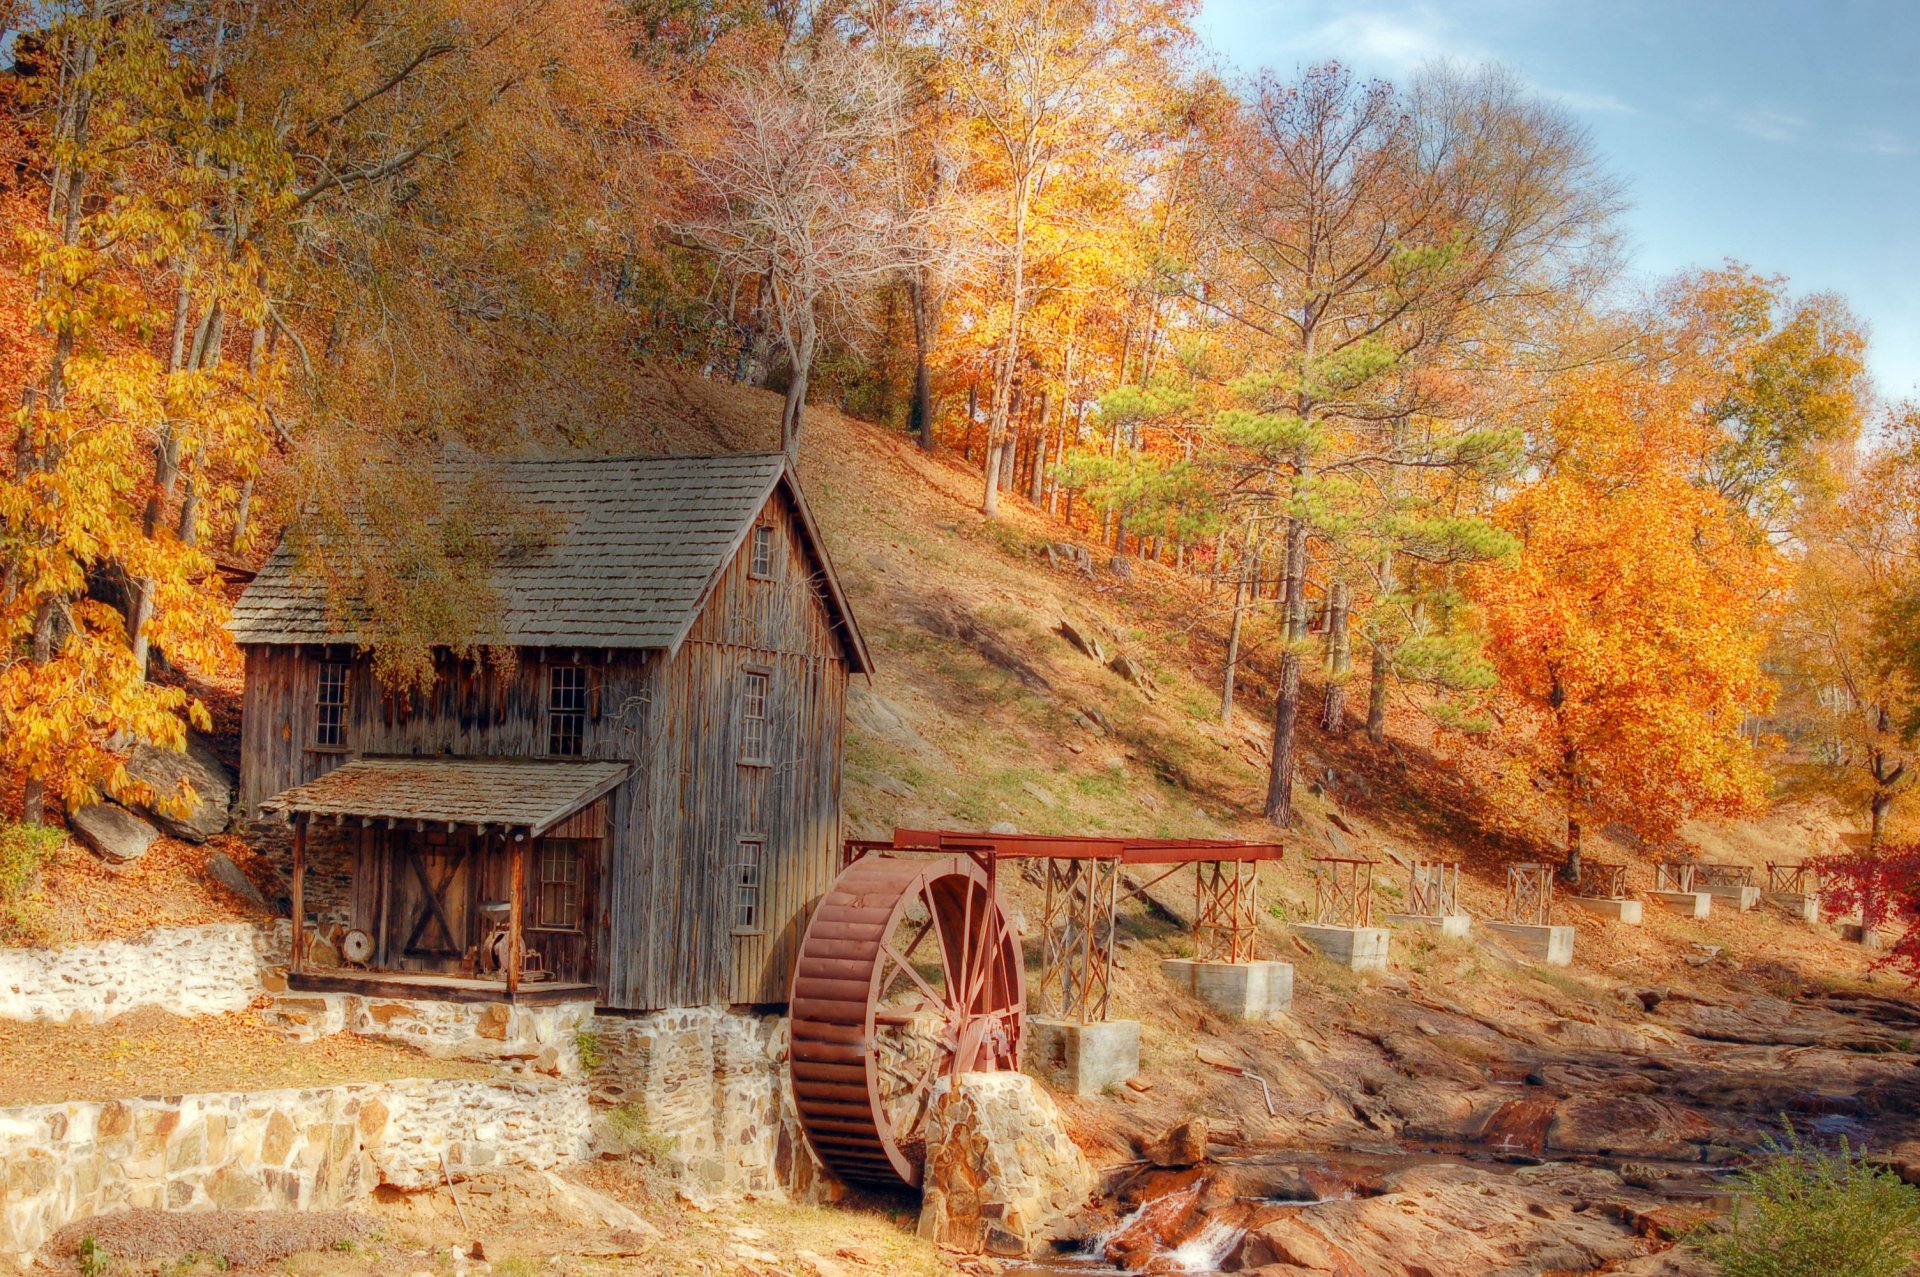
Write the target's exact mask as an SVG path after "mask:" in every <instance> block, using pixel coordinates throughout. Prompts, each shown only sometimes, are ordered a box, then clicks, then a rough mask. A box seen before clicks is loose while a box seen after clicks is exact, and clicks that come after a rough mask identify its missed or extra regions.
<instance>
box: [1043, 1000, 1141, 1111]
mask: <svg viewBox="0 0 1920 1277" xmlns="http://www.w3.org/2000/svg"><path fill="white" fill-rule="evenodd" d="M1026 1057H1027V1068H1028V1069H1029V1070H1030V1071H1031V1072H1032V1073H1033V1074H1034V1075H1035V1076H1036V1077H1038V1078H1039V1079H1040V1080H1041V1081H1043V1082H1045V1083H1046V1084H1047V1085H1048V1086H1051V1087H1053V1088H1054V1089H1055V1090H1057V1091H1065V1092H1066V1093H1067V1094H1069V1095H1099V1094H1101V1093H1102V1092H1104V1091H1106V1090H1107V1089H1108V1088H1110V1087H1116V1086H1120V1085H1122V1084H1123V1083H1125V1082H1126V1080H1127V1079H1128V1078H1130V1077H1132V1076H1134V1075H1135V1074H1136V1073H1138V1072H1139V1071H1140V1021H1138V1020H1102V1021H1100V1022H1099V1023H1096V1024H1081V1023H1079V1022H1078V1021H1077V1020H1054V1019H1049V1018H1047V1017H1044V1016H1030V1017H1028V1019H1027V1043H1026Z"/></svg>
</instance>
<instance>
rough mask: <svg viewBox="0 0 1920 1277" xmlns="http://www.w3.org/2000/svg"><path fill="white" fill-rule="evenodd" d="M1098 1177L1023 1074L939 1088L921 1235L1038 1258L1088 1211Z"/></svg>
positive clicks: (944, 1082)
mask: <svg viewBox="0 0 1920 1277" xmlns="http://www.w3.org/2000/svg"><path fill="white" fill-rule="evenodd" d="M1094 1183H1095V1176H1094V1172H1093V1167H1092V1166H1091V1165H1090V1164H1089V1163H1088V1161H1087V1157H1086V1154H1084V1153H1082V1152H1081V1151H1080V1148H1079V1146H1078V1145H1077V1144H1075V1143H1074V1142H1073V1141H1072V1140H1071V1139H1070V1138H1068V1136H1067V1134H1066V1124H1065V1122H1064V1121H1063V1120H1062V1119H1061V1116H1060V1110H1059V1109H1057V1108H1055V1107H1054V1103H1053V1101H1052V1100H1051V1099H1050V1098H1048V1096H1047V1093H1046V1091H1044V1090H1043V1089H1041V1087H1040V1084H1039V1083H1038V1082H1036V1081H1034V1080H1033V1079H1032V1078H1031V1077H1028V1076H1027V1075H1026V1074H1024V1073H962V1074H960V1075H959V1076H958V1077H955V1078H942V1079H941V1080H940V1081H938V1082H936V1083H935V1084H934V1089H933V1100H932V1103H931V1104H930V1105H929V1107H928V1110H927V1163H926V1171H925V1174H924V1177H923V1192H922V1196H921V1205H920V1235H921V1236H922V1237H925V1238H928V1239H929V1240H931V1241H934V1242H937V1243H938V1244H940V1245H942V1246H951V1247H954V1248H955V1249H958V1250H964V1251H973V1252H979V1251H988V1252H991V1253H993V1254H996V1255H1009V1256H1019V1255H1031V1254H1033V1253H1034V1252H1035V1250H1037V1249H1038V1248H1039V1246H1040V1245H1041V1244H1042V1243H1044V1242H1047V1241H1051V1240H1055V1239H1057V1238H1058V1237H1060V1236H1061V1235H1062V1233H1063V1230H1064V1229H1065V1227H1066V1226H1067V1224H1068V1221H1069V1218H1070V1217H1071V1216H1072V1215H1073V1214H1074V1212H1076V1211H1078V1210H1079V1209H1080V1208H1081V1207H1083V1206H1085V1205H1086V1204H1087V1199H1088V1197H1089V1196H1091V1194H1092V1193H1093V1189H1094Z"/></svg>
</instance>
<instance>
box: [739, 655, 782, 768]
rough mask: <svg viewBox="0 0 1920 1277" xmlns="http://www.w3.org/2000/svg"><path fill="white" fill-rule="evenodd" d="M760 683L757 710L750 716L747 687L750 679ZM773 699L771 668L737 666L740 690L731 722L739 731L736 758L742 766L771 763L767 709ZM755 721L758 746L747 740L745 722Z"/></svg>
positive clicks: (750, 681)
mask: <svg viewBox="0 0 1920 1277" xmlns="http://www.w3.org/2000/svg"><path fill="white" fill-rule="evenodd" d="M755 679H758V680H759V683H760V713H759V714H758V715H757V716H749V715H748V713H747V706H748V704H749V703H750V695H749V692H748V689H749V688H750V687H752V686H753V680H755ZM772 703H773V669H772V667H771V666H767V665H743V666H741V667H740V691H739V694H738V695H737V696H736V697H735V699H734V723H735V729H736V731H737V732H738V744H737V747H736V749H735V751H734V752H735V755H736V757H735V761H736V762H737V763H738V764H739V765H740V766H742V767H771V766H773V748H772V747H773V732H772V729H771V727H772V722H773V718H772V715H770V714H769V713H768V712H767V711H768V709H769V708H770V707H771V705H772ZM750 722H757V723H759V724H760V728H759V737H760V739H759V742H758V750H757V751H756V750H754V749H752V748H749V746H750V745H751V744H753V742H750V741H749V740H748V729H747V724H748V723H750Z"/></svg>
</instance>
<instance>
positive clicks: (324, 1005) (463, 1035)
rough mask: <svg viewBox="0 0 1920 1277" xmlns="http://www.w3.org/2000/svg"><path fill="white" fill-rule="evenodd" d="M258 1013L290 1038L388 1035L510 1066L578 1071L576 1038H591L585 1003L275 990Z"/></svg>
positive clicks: (589, 1007) (444, 1053)
mask: <svg viewBox="0 0 1920 1277" xmlns="http://www.w3.org/2000/svg"><path fill="white" fill-rule="evenodd" d="M260 1017H261V1019H263V1020H265V1021H266V1022H267V1023H268V1024H270V1025H273V1026H274V1027H275V1028H277V1029H279V1030H280V1031H281V1032H282V1033H285V1034H286V1035H287V1037H288V1038H289V1039H291V1040H293V1041H295V1042H312V1041H315V1040H316V1039H319V1038H323V1037H330V1036H332V1035H333V1034H335V1033H358V1034H360V1035H362V1036H364V1037H374V1038H392V1039H394V1040H396V1041H400V1042H405V1043H407V1044H408V1045H410V1046H413V1047H417V1048H418V1049H420V1050H422V1051H425V1052H426V1053H427V1054H429V1055H435V1056H440V1057H442V1058H451V1059H461V1060H487V1061H491V1062H493V1063H495V1064H498V1065H500V1066H501V1067H502V1068H505V1069H509V1070H512V1071H514V1072H517V1073H526V1072H531V1073H551V1074H558V1075H560V1076H564V1077H577V1076H579V1074H580V1073H581V1071H582V1070H581V1067H580V1046H581V1043H582V1040H583V1039H585V1040H587V1041H589V1042H591V1041H593V1040H594V1038H595V1030H594V1028H593V1024H594V1017H593V1002H592V1001H591V1000H588V1001H585V1002H560V1003H555V1004H553V1005H550V1006H529V1005H526V1004H525V1003H507V1002H440V1001H435V1000H433V999H428V998H385V997H371V996H367V995H363V994H358V993H279V994H275V995H274V997H273V999H272V1000H271V1001H270V1002H269V1003H268V1004H267V1005H266V1006H264V1007H263V1008H261V1012H260Z"/></svg>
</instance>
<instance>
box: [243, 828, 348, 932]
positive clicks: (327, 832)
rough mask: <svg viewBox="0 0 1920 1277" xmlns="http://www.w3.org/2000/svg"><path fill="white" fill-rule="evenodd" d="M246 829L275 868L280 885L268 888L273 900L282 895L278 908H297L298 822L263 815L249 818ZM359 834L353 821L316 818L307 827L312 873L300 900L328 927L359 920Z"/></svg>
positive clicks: (302, 883)
mask: <svg viewBox="0 0 1920 1277" xmlns="http://www.w3.org/2000/svg"><path fill="white" fill-rule="evenodd" d="M241 832H242V833H244V834H245V835H246V839H247V841H248V842H249V843H251V844H253V847H254V849H255V850H257V851H258V852H259V853H260V854H261V856H262V857H263V858H264V859H265V860H266V862H267V863H268V864H269V865H271V866H272V867H273V873H274V878H275V880H276V882H277V890H274V891H269V892H268V893H267V895H268V897H269V900H270V901H271V900H272V898H273V897H275V896H278V897H280V900H279V902H278V903H277V905H276V907H278V908H289V907H291V900H292V896H293V826H291V825H289V824H287V823H286V822H285V821H284V820H272V819H260V820H254V821H250V822H248V823H247V825H246V826H245V828H244V829H243V830H242V831H241ZM359 837H360V831H359V829H358V828H355V827H350V826H347V825H329V824H326V823H324V822H322V821H314V822H313V823H312V824H310V825H308V826H307V872H306V875H305V877H304V878H303V880H302V882H301V886H300V893H301V902H300V903H301V907H302V908H303V909H305V910H306V912H307V916H308V917H309V918H312V919H316V920H317V921H318V922H319V924H320V925H321V926H323V927H324V926H326V925H328V924H330V923H336V922H337V923H339V924H340V925H341V926H343V927H350V926H352V925H353V862H354V844H355V843H356V842H357V841H358V840H359Z"/></svg>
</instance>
